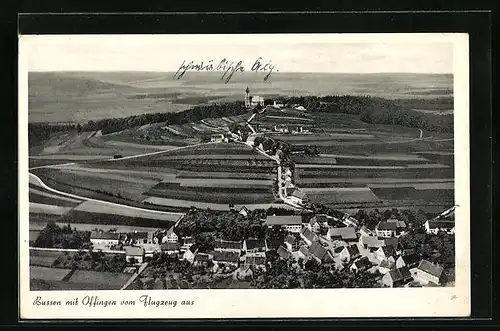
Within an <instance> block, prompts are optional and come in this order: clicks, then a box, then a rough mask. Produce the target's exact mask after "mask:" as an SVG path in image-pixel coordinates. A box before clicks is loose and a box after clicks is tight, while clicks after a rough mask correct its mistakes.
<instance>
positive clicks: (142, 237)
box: [125, 231, 152, 245]
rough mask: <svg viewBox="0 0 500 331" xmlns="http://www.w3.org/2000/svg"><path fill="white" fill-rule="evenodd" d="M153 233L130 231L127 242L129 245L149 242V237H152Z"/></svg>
mask: <svg viewBox="0 0 500 331" xmlns="http://www.w3.org/2000/svg"><path fill="white" fill-rule="evenodd" d="M151 238H152V237H151V235H149V234H148V232H137V231H136V232H132V233H128V234H127V235H126V238H125V242H126V243H127V244H129V245H144V244H147V243H148V239H151Z"/></svg>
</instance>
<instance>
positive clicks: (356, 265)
mask: <svg viewBox="0 0 500 331" xmlns="http://www.w3.org/2000/svg"><path fill="white" fill-rule="evenodd" d="M371 266H372V263H371V262H370V260H369V259H368V258H367V257H366V256H362V257H360V258H358V259H357V260H355V261H354V262H353V263H352V264H351V266H350V267H349V270H351V271H352V272H359V271H366V270H368V269H370V268H371Z"/></svg>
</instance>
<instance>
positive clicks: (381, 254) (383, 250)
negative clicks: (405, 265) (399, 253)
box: [374, 246, 396, 262]
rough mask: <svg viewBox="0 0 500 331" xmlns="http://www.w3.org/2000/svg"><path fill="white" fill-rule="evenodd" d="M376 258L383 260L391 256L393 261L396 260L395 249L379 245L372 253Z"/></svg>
mask: <svg viewBox="0 0 500 331" xmlns="http://www.w3.org/2000/svg"><path fill="white" fill-rule="evenodd" d="M374 256H375V258H376V259H377V260H379V261H383V260H387V259H389V258H392V259H393V260H394V262H395V261H396V251H395V250H394V248H393V247H392V246H382V247H379V249H377V250H376V251H375V253H374Z"/></svg>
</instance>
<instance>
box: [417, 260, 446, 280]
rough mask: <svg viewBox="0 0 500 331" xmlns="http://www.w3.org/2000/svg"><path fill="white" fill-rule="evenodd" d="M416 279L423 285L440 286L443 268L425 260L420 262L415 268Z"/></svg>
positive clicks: (442, 278)
mask: <svg viewBox="0 0 500 331" xmlns="http://www.w3.org/2000/svg"><path fill="white" fill-rule="evenodd" d="M417 278H418V279H419V281H420V282H421V283H424V284H428V283H434V284H436V285H440V284H441V282H442V281H443V280H444V274H443V268H442V267H440V266H438V265H436V264H434V263H431V262H429V261H427V260H422V261H420V264H419V265H418V268H417Z"/></svg>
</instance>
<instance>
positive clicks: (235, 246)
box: [214, 239, 243, 254]
mask: <svg viewBox="0 0 500 331" xmlns="http://www.w3.org/2000/svg"><path fill="white" fill-rule="evenodd" d="M242 249H243V242H242V241H229V240H222V239H218V240H216V241H215V244H214V250H215V251H217V252H235V253H238V254H239V253H240V252H241V250H242Z"/></svg>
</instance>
